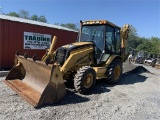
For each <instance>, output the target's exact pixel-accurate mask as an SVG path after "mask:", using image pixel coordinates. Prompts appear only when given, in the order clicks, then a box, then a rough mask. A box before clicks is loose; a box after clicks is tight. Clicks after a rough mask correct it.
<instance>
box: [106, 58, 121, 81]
mask: <svg viewBox="0 0 160 120" xmlns="http://www.w3.org/2000/svg"><path fill="white" fill-rule="evenodd" d="M106 75H107V76H108V77H107V79H106V82H107V83H109V84H115V83H118V82H119V80H120V77H121V75H122V62H121V61H120V60H114V61H113V62H112V63H111V64H110V65H109V66H108V69H107V72H106Z"/></svg>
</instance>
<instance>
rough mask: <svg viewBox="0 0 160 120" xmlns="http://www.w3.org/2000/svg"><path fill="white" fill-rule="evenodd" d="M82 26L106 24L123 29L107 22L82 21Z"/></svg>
mask: <svg viewBox="0 0 160 120" xmlns="http://www.w3.org/2000/svg"><path fill="white" fill-rule="evenodd" d="M81 24H82V25H100V24H104V25H111V26H113V27H117V28H119V29H120V28H121V27H119V26H117V25H115V24H113V23H112V22H109V21H107V20H85V21H81Z"/></svg>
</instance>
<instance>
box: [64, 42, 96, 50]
mask: <svg viewBox="0 0 160 120" xmlns="http://www.w3.org/2000/svg"><path fill="white" fill-rule="evenodd" d="M90 45H93V43H92V42H75V43H71V44H67V45H64V46H62V47H63V48H67V49H72V48H75V47H81V46H90Z"/></svg>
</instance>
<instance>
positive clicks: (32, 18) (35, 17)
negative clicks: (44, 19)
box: [30, 15, 38, 21]
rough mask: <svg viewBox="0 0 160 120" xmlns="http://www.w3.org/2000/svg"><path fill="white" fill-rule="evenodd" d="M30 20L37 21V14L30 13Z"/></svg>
mask: <svg viewBox="0 0 160 120" xmlns="http://www.w3.org/2000/svg"><path fill="white" fill-rule="evenodd" d="M30 19H31V20H35V21H38V16H37V15H32V16H31V17H30Z"/></svg>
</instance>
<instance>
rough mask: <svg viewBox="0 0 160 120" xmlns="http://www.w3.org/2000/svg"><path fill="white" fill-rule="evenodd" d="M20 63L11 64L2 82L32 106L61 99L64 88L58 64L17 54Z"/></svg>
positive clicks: (63, 94) (64, 92) (64, 91)
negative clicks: (46, 62)
mask: <svg viewBox="0 0 160 120" xmlns="http://www.w3.org/2000/svg"><path fill="white" fill-rule="evenodd" d="M17 59H18V61H19V62H20V65H19V66H18V67H17V66H13V68H12V69H11V71H10V72H9V74H8V76H7V77H6V79H5V80H4V82H5V83H6V84H7V85H8V86H9V87H11V88H12V89H13V90H15V91H16V92H17V93H18V94H19V95H20V96H22V97H23V98H24V99H26V100H27V101H28V102H29V103H30V104H32V105H33V106H34V107H39V106H42V105H45V104H53V103H55V102H58V101H59V100H61V99H62V98H63V97H64V96H65V94H66V89H65V85H64V80H63V77H62V74H61V72H60V69H59V66H58V65H52V64H48V65H46V64H45V63H44V62H42V61H33V60H32V59H31V58H27V59H25V58H24V57H23V56H17Z"/></svg>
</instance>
